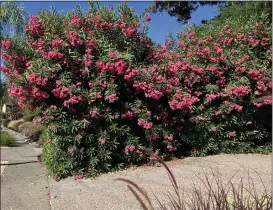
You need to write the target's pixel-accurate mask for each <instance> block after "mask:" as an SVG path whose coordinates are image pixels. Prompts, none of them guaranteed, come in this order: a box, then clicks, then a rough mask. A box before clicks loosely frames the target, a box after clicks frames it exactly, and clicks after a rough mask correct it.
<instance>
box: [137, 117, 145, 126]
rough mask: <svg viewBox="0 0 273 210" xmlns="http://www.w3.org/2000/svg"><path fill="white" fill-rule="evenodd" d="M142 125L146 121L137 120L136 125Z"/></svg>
mask: <svg viewBox="0 0 273 210" xmlns="http://www.w3.org/2000/svg"><path fill="white" fill-rule="evenodd" d="M144 123H146V121H145V120H143V119H138V120H137V124H138V125H139V126H142V125H144Z"/></svg>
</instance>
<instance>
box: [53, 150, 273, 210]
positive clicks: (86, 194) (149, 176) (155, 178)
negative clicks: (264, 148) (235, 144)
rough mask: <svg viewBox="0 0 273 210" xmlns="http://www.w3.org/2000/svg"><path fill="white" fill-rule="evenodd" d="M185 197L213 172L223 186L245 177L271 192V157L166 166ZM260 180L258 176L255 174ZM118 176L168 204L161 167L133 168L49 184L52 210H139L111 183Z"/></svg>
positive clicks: (204, 160)
mask: <svg viewBox="0 0 273 210" xmlns="http://www.w3.org/2000/svg"><path fill="white" fill-rule="evenodd" d="M168 165H169V166H170V169H171V170H172V171H173V173H174V175H175V177H176V179H177V182H178V184H179V186H180V188H181V189H184V192H185V197H188V196H189V195H190V192H191V189H192V185H193V184H194V185H195V186H198V187H201V186H202V182H201V181H200V179H199V178H201V179H204V174H207V175H208V176H210V177H211V175H212V174H213V173H217V174H218V177H221V179H222V180H223V182H224V183H226V182H227V181H228V180H229V179H230V178H231V177H232V176H234V175H235V176H234V177H233V179H232V180H233V182H234V183H235V184H236V183H237V184H238V183H239V182H240V179H239V178H240V177H242V178H243V181H244V183H245V184H246V185H247V184H248V177H249V176H248V175H250V177H251V178H252V180H253V181H254V183H255V186H256V188H257V189H258V190H262V189H263V184H262V182H261V179H262V181H263V182H264V183H265V185H266V186H267V189H268V190H271V155H253V154H246V155H216V156H208V157H204V158H186V159H183V160H178V161H176V162H175V163H173V162H170V163H168ZM258 174H260V175H261V177H259V175H258ZM118 177H122V178H126V179H130V180H132V181H134V182H136V183H137V184H139V185H140V186H141V187H143V188H144V189H145V190H146V191H147V192H148V194H149V195H150V197H151V198H152V200H153V202H154V201H155V199H154V196H153V193H152V192H154V193H155V194H156V195H157V196H158V197H159V198H160V200H163V201H165V202H166V203H167V202H168V198H167V191H170V192H171V193H173V188H172V186H171V183H170V181H169V178H168V175H167V173H166V171H165V169H164V168H163V167H156V168H155V167H146V168H143V167H140V168H137V169H132V170H126V171H119V172H116V173H111V174H105V175H102V176H100V177H98V178H97V179H95V180H91V179H89V180H77V181H74V180H73V179H72V178H68V179H65V180H61V181H60V182H55V181H53V180H50V181H49V184H50V189H51V206H52V209H56V210H57V209H58V210H60V209H66V210H70V209H71V210H74V209H75V210H76V209H86V210H87V209H94V210H95V209H100V210H103V209H105V210H106V209H107V210H112V209H113V210H115V209H118V210H123V209H124V210H125V209H126V210H131V209H132V210H137V209H141V208H140V206H139V204H138V202H137V201H136V200H135V199H134V196H133V195H132V193H131V192H130V191H129V190H128V188H127V186H126V184H125V183H122V182H118V181H114V179H115V178H118ZM198 177H199V178H198Z"/></svg>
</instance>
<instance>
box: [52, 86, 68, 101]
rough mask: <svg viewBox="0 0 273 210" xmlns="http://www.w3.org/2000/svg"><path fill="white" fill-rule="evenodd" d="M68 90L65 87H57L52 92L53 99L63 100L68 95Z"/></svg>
mask: <svg viewBox="0 0 273 210" xmlns="http://www.w3.org/2000/svg"><path fill="white" fill-rule="evenodd" d="M69 92H70V90H69V89H68V88H67V87H58V88H55V89H53V90H52V93H53V94H54V96H55V97H57V98H61V99H65V98H66V97H67V96H68V95H69Z"/></svg>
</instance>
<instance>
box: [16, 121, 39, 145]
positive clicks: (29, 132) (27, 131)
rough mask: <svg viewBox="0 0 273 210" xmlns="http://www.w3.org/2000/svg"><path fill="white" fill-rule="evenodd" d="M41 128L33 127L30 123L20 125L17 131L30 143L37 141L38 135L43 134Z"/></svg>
mask: <svg viewBox="0 0 273 210" xmlns="http://www.w3.org/2000/svg"><path fill="white" fill-rule="evenodd" d="M43 130H44V129H43V127H42V126H41V125H34V123H32V122H25V123H24V124H22V125H20V127H19V129H18V131H19V132H20V133H22V134H24V135H25V136H26V137H28V138H29V139H30V140H31V141H34V142H36V141H38V139H39V137H40V135H41V134H42V132H43Z"/></svg>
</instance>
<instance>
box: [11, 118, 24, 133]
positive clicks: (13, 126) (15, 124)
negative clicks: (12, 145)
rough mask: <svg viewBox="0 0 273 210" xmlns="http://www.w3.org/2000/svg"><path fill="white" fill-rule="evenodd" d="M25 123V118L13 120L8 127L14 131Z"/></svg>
mask: <svg viewBox="0 0 273 210" xmlns="http://www.w3.org/2000/svg"><path fill="white" fill-rule="evenodd" d="M23 123H24V120H23V119H20V120H12V121H10V122H9V123H8V128H9V129H11V130H14V131H18V128H19V126H20V125H21V124H23Z"/></svg>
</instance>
